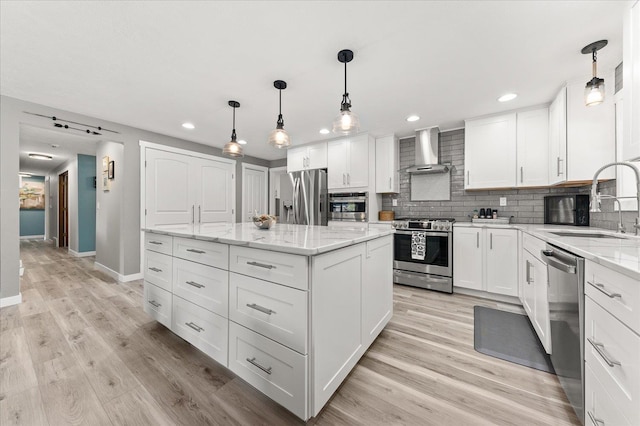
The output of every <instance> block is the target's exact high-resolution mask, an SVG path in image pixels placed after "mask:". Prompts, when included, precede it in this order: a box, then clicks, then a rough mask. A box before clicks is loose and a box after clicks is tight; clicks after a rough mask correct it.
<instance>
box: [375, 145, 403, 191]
mask: <svg viewBox="0 0 640 426" xmlns="http://www.w3.org/2000/svg"><path fill="white" fill-rule="evenodd" d="M399 158H400V151H399V144H398V139H397V138H396V137H395V136H393V135H390V136H385V137H382V138H378V139H376V192H377V193H398V192H400V178H399V174H398V168H399Z"/></svg>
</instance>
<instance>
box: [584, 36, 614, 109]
mask: <svg viewBox="0 0 640 426" xmlns="http://www.w3.org/2000/svg"><path fill="white" fill-rule="evenodd" d="M607 43H608V42H607V40H600V41H596V42H593V43H591V44H589V45H587V46H585V47H583V48H582V51H581V52H582V53H583V54H585V55H588V54H591V57H592V59H593V62H592V66H591V67H592V71H593V78H592V79H591V80H589V81H587V86H586V87H585V89H584V102H585V104H586V105H587V106H594V105H598V104H601V103H602V102H603V101H604V79H602V78H598V77H597V76H596V74H597V71H598V68H597V62H598V59H597V57H596V52H597V51H598V50H600V49H602V48H603V47H605V46H606V45H607Z"/></svg>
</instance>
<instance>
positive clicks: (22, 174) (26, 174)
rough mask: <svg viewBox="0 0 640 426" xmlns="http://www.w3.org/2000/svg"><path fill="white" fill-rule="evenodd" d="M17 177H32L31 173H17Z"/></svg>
mask: <svg viewBox="0 0 640 426" xmlns="http://www.w3.org/2000/svg"><path fill="white" fill-rule="evenodd" d="M18 175H19V176H22V177H31V176H33V175H32V174H31V173H22V172H20V173H18Z"/></svg>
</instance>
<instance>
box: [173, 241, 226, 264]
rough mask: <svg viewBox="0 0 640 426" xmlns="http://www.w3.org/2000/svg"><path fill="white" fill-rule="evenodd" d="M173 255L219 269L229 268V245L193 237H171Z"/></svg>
mask: <svg viewBox="0 0 640 426" xmlns="http://www.w3.org/2000/svg"><path fill="white" fill-rule="evenodd" d="M173 255H174V256H175V257H179V258H181V259H185V260H190V261H192V262H198V263H202V264H204V265H209V266H214V267H216V268H220V269H229V246H228V245H226V244H218V243H213V242H210V241H200V240H194V239H193V238H180V237H175V238H174V239H173Z"/></svg>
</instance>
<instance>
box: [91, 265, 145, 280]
mask: <svg viewBox="0 0 640 426" xmlns="http://www.w3.org/2000/svg"><path fill="white" fill-rule="evenodd" d="M93 265H94V266H95V268H96V269H98V270H99V271H102V272H104V273H105V274H107V275H109V276H110V277H111V278H113V279H114V280H118V281H119V282H121V283H127V282H129V281H135V280H141V279H142V278H144V274H142V272H138V273H136V274H129V275H122V274H120V273H118V272H116V271H114V270H113V269H111V268H108V267H106V266H104V265H103V264H101V263H98V262H94V263H93Z"/></svg>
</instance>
